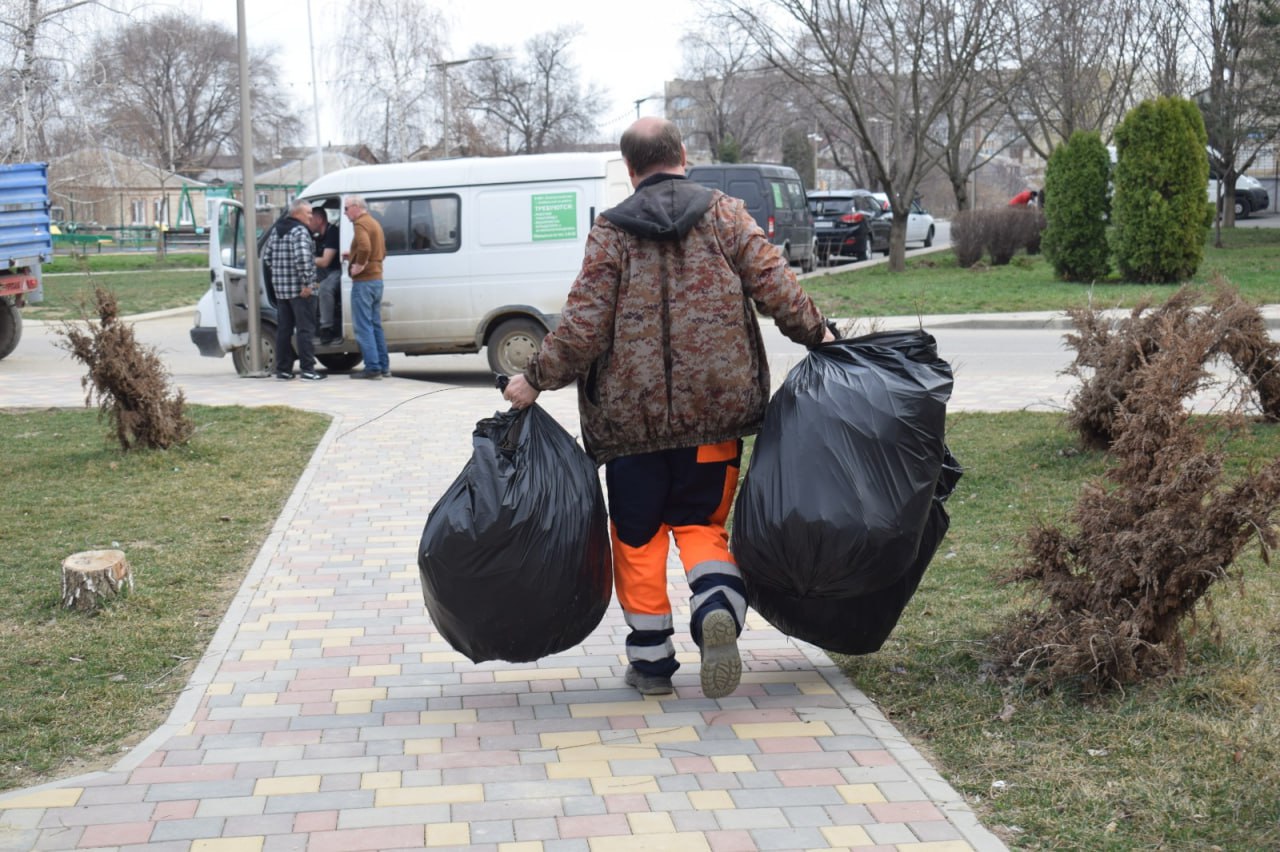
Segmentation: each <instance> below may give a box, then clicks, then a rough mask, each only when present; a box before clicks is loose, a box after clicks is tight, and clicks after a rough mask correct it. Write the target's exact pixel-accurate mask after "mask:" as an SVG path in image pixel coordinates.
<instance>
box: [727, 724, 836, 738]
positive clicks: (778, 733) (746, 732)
mask: <svg viewBox="0 0 1280 852" xmlns="http://www.w3.org/2000/svg"><path fill="white" fill-rule="evenodd" d="M732 727H733V732H734V733H735V734H737V736H738V739H740V740H758V739H766V738H771V737H829V736H831V735H832V734H831V728H829V727H827V723H826V722H747V723H743V724H741V725H733V726H732Z"/></svg>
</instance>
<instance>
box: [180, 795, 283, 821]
mask: <svg viewBox="0 0 1280 852" xmlns="http://www.w3.org/2000/svg"><path fill="white" fill-rule="evenodd" d="M266 806H267V799H266V797H265V796H240V797H236V798H229V799H205V800H203V801H202V802H200V804H199V805H198V806H197V807H196V816H197V817H222V816H227V817H229V816H249V815H252V814H260V813H262V811H263V809H264V808H266Z"/></svg>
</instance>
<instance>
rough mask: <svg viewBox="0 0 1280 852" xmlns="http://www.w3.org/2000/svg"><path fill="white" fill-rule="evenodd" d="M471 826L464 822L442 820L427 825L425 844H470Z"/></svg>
mask: <svg viewBox="0 0 1280 852" xmlns="http://www.w3.org/2000/svg"><path fill="white" fill-rule="evenodd" d="M470 845H471V826H469V825H468V824H467V823H465V822H442V823H437V824H436V825H428V826H427V846H470Z"/></svg>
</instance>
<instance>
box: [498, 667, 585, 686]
mask: <svg viewBox="0 0 1280 852" xmlns="http://www.w3.org/2000/svg"><path fill="white" fill-rule="evenodd" d="M578 677H582V675H581V674H579V673H578V670H577V668H570V667H564V668H558V669H509V670H507V671H496V672H494V673H493V680H494V682H495V683H519V682H520V681H525V680H566V679H570V678H578Z"/></svg>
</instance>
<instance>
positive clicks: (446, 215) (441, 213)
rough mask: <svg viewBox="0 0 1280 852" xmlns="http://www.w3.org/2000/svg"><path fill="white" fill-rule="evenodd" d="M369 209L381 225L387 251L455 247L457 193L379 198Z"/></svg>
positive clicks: (425, 250)
mask: <svg viewBox="0 0 1280 852" xmlns="http://www.w3.org/2000/svg"><path fill="white" fill-rule="evenodd" d="M369 212H370V213H371V214H373V217H374V218H375V219H377V220H378V224H380V225H382V233H383V236H384V237H385V238H386V241H387V254H388V255H392V254H429V253H433V252H451V251H457V250H458V232H459V227H458V223H459V212H458V196H456V195H432V196H418V197H414V198H379V199H377V200H370V201H369Z"/></svg>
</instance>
